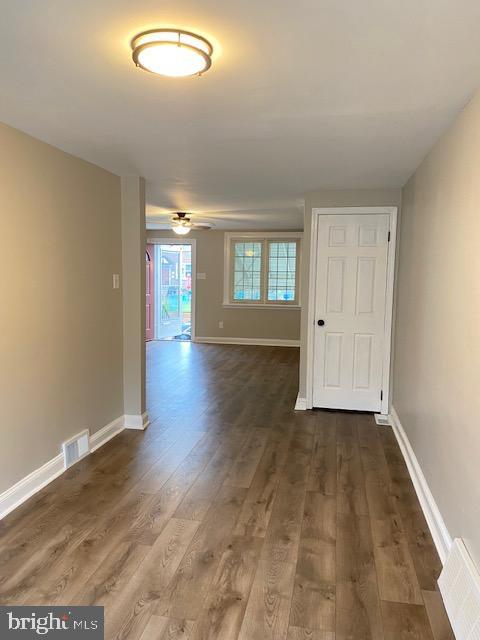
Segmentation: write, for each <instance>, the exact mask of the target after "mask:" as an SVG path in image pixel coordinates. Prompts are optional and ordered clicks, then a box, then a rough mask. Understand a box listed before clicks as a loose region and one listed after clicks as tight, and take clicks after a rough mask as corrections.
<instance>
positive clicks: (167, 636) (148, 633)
mask: <svg viewBox="0 0 480 640" xmlns="http://www.w3.org/2000/svg"><path fill="white" fill-rule="evenodd" d="M192 629H193V622H192V621H191V620H174V619H173V618H163V617H162V616H151V617H150V619H149V621H148V623H147V626H146V627H145V629H144V631H143V633H142V635H141V637H140V640H190V637H191V633H192Z"/></svg>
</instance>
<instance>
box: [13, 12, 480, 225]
mask: <svg viewBox="0 0 480 640" xmlns="http://www.w3.org/2000/svg"><path fill="white" fill-rule="evenodd" d="M0 8H1V14H0V15H1V16H2V20H1V24H0V79H1V83H0V91H1V94H0V96H1V97H0V120H3V121H4V122H6V123H7V124H11V125H13V126H15V127H18V128H19V129H22V130H24V131H27V132H28V133H31V134H32V135H34V136H36V137H38V138H40V139H42V140H45V141H47V142H49V143H51V144H53V145H56V146H58V147H60V148H62V149H65V150H67V151H69V152H71V153H73V154H75V155H78V156H80V157H82V158H85V159H87V160H90V161H92V162H94V163H96V164H99V165H101V166H103V167H106V168H108V169H110V170H111V171H113V172H115V173H118V174H140V175H143V176H145V178H146V179H147V200H148V205H149V209H148V210H149V214H150V215H151V216H154V215H156V214H158V213H160V212H162V211H163V212H164V211H176V210H187V211H193V212H197V219H200V216H199V213H201V212H203V213H205V214H208V215H206V216H203V218H202V219H205V218H207V219H209V220H211V221H214V222H215V223H216V226H217V227H218V228H222V227H225V228H227V227H228V228H246V227H249V228H256V227H263V228H277V229H281V228H285V229H288V228H299V227H301V225H302V221H301V213H300V212H301V209H300V206H301V202H302V199H303V194H304V193H305V192H306V191H310V190H314V189H319V188H358V187H360V188H373V187H395V186H401V185H402V184H403V183H404V182H405V180H406V179H407V178H408V176H409V175H410V174H411V173H412V171H413V170H414V169H415V168H416V166H417V165H418V163H419V162H420V160H421V159H422V157H423V156H424V155H425V153H426V152H427V151H428V149H429V148H430V147H431V145H432V144H433V142H434V141H435V139H436V138H437V137H438V136H439V134H440V133H441V132H442V130H444V129H445V127H446V126H447V124H448V123H449V122H450V121H451V120H452V119H453V117H454V116H455V114H456V113H457V112H458V111H459V110H460V109H461V107H462V106H463V105H464V104H465V102H466V101H467V100H468V98H469V97H470V96H471V95H472V93H473V92H474V90H475V88H476V86H477V85H478V84H479V83H480V47H479V39H478V29H479V24H480V21H479V20H480V2H478V0H402V1H401V2H400V1H399V0H362V1H361V2H360V1H359V0H295V2H293V1H292V0H201V1H200V0H197V1H190V2H189V1H185V0H163V1H159V0H155V1H153V0H135V1H133V2H132V0H128V1H127V0H82V1H81V2H79V1H78V0H42V1H39V0H22V2H12V1H11V0H0ZM154 26H177V27H183V28H186V29H190V30H193V31H197V32H198V33H200V34H202V35H205V36H207V37H208V38H209V39H211V41H212V42H213V44H214V47H215V53H214V62H213V66H212V69H211V70H210V71H209V72H208V73H207V74H205V75H204V76H203V77H201V78H198V77H195V78H186V79H166V78H161V77H159V76H154V75H152V74H148V73H146V72H143V71H141V70H139V69H136V68H135V67H134V65H133V64H132V62H131V59H130V53H131V52H130V47H129V42H130V39H131V37H132V36H133V35H135V34H136V33H137V32H139V31H142V30H144V29H146V28H151V27H154Z"/></svg>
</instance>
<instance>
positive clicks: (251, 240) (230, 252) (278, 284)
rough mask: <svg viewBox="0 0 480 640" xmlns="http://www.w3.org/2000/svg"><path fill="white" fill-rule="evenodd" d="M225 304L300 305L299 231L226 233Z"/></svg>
mask: <svg viewBox="0 0 480 640" xmlns="http://www.w3.org/2000/svg"><path fill="white" fill-rule="evenodd" d="M225 253H226V265H225V291H224V304H231V305H237V304H238V305H242V304H243V305H265V306H268V305H273V306H276V307H278V306H289V305H290V306H299V292H298V275H299V267H298V265H299V258H300V255H299V254H300V234H298V233H296V234H295V233H294V234H289V233H285V234H281V233H279V234H255V233H252V234H245V235H242V234H241V233H227V234H225Z"/></svg>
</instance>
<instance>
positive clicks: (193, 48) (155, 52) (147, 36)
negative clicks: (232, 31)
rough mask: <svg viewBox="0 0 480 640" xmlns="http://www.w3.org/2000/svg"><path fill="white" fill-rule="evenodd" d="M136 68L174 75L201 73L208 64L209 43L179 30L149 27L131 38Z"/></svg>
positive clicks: (175, 76)
mask: <svg viewBox="0 0 480 640" xmlns="http://www.w3.org/2000/svg"><path fill="white" fill-rule="evenodd" d="M132 50H133V53H132V58H133V61H134V62H135V64H136V65H137V67H141V68H142V69H145V70H146V71H151V72H152V73H157V74H159V75H162V76H170V77H174V78H178V77H184V76H193V75H197V74H201V73H203V72H204V71H207V69H209V68H210V66H211V64H212V57H211V56H212V53H213V47H212V45H211V44H210V43H209V42H208V40H206V39H205V38H203V37H202V36H198V35H196V34H195V33H190V32H189V31H182V30H180V29H152V30H151V31H144V32H143V33H139V34H138V35H137V36H135V38H134V39H133V40H132Z"/></svg>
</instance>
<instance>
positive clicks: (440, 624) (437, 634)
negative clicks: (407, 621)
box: [422, 590, 455, 640]
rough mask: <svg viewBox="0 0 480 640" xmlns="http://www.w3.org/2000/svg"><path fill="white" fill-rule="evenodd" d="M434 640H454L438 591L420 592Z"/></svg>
mask: <svg viewBox="0 0 480 640" xmlns="http://www.w3.org/2000/svg"><path fill="white" fill-rule="evenodd" d="M422 596H423V602H424V603H425V609H426V611H427V616H428V620H429V622H430V627H431V629H432V634H433V637H434V640H455V636H454V635H453V630H452V627H451V625H450V621H449V619H448V616H447V612H446V611H445V607H444V605H443V601H442V596H441V595H440V592H439V591H425V590H423V591H422Z"/></svg>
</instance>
